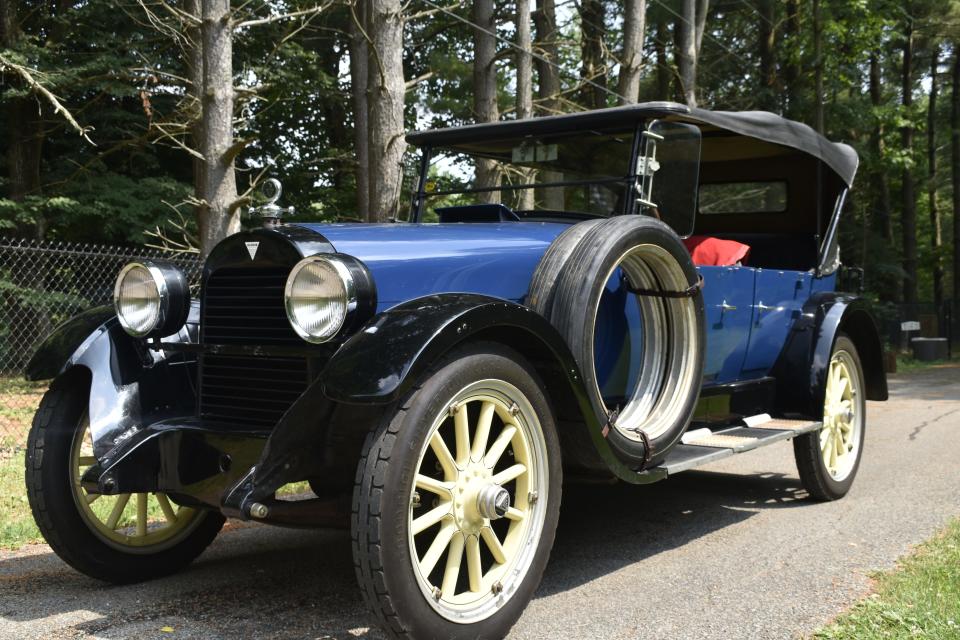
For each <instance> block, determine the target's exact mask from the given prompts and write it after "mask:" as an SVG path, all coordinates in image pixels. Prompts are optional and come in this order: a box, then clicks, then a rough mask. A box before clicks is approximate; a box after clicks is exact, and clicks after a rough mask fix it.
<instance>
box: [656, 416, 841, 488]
mask: <svg viewBox="0 0 960 640" xmlns="http://www.w3.org/2000/svg"><path fill="white" fill-rule="evenodd" d="M757 418H759V416H756V417H752V418H747V419H746V420H744V422H745V423H746V424H750V425H752V426H749V427H728V428H725V429H720V430H718V431H710V430H709V429H700V430H696V431H692V432H688V433H686V434H684V438H683V441H682V444H678V445H677V446H675V447H674V448H673V449H672V450H671V451H670V453H669V454H668V455H667V459H666V460H664V461H663V462H662V463H660V464H659V465H658V466H656V467H654V468H652V469H649V470H648V471H644V472H642V473H644V474H647V473H649V474H651V475H654V474H656V475H660V474H665V475H666V476H672V475H674V474H677V473H680V472H681V471H689V470H690V469H695V468H697V467H700V466H703V465H705V464H708V463H710V462H715V461H717V460H722V459H723V458H729V457H730V456H732V455H734V454H737V453H743V452H744V451H751V450H753V449H757V448H759V447H765V446H767V445H769V444H773V443H775V442H781V441H783V440H790V439H791V438H795V437H796V436H799V435H802V434H804V433H810V432H812V431H818V430H819V429H820V428H821V427H822V426H823V423H821V422H812V421H809V420H784V419H782V418H772V419H763V418H761V419H759V420H758V419H757ZM764 418H768V417H767V416H764Z"/></svg>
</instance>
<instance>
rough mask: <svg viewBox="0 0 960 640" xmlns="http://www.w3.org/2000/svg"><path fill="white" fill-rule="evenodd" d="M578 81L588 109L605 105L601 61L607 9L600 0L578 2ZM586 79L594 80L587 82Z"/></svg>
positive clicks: (604, 70) (604, 84)
mask: <svg viewBox="0 0 960 640" xmlns="http://www.w3.org/2000/svg"><path fill="white" fill-rule="evenodd" d="M579 11H580V33H581V40H580V53H581V61H582V63H581V66H580V83H581V89H580V90H581V92H582V96H583V98H582V100H583V104H584V105H586V106H587V107H588V108H590V109H602V108H604V107H605V106H607V94H606V91H604V90H603V88H605V87H606V86H607V69H606V64H605V63H604V55H603V38H604V35H605V31H606V25H605V23H604V21H605V19H606V15H605V14H606V12H605V11H604V8H603V1H602V0H581V2H580V6H579ZM587 81H590V82H592V83H593V84H588V83H587Z"/></svg>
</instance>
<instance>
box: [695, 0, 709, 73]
mask: <svg viewBox="0 0 960 640" xmlns="http://www.w3.org/2000/svg"><path fill="white" fill-rule="evenodd" d="M695 11H696V14H697V17H696V20H694V24H695V25H696V26H695V27H694V29H695V30H694V43H693V44H694V46H695V47H696V49H697V60H699V59H700V47H701V46H702V45H703V33H704V31H706V28H707V14H708V13H710V0H697V7H696V9H695Z"/></svg>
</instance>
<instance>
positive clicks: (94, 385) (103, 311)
mask: <svg viewBox="0 0 960 640" xmlns="http://www.w3.org/2000/svg"><path fill="white" fill-rule="evenodd" d="M198 310H199V306H198V305H197V303H193V304H192V305H191V309H190V317H189V318H188V320H187V324H186V325H185V326H184V327H183V328H182V329H181V330H180V331H179V332H178V333H177V334H176V335H174V336H169V337H167V338H165V339H164V341H165V342H195V341H196V326H197V324H196V323H197V318H198V317H199V315H198ZM78 368H79V369H84V370H86V371H87V372H88V374H89V381H90V395H89V401H88V409H87V413H88V418H89V420H90V432H91V435H92V437H93V449H94V455H96V456H97V457H98V458H99V457H102V456H103V455H105V454H106V453H107V452H109V451H110V450H111V449H113V448H114V447H115V446H116V445H117V444H120V443H121V442H123V441H124V440H126V439H128V438H130V437H132V436H133V435H135V434H136V433H137V432H139V431H140V430H141V429H142V428H143V425H144V424H150V423H153V422H156V421H158V420H162V419H165V418H170V417H174V416H186V415H192V414H193V412H194V410H195V407H196V392H195V384H194V382H195V380H196V357H195V356H194V355H192V354H187V353H167V352H164V351H157V350H153V349H150V348H149V347H148V346H147V343H146V341H145V340H144V339H141V338H134V337H132V336H130V335H129V334H127V333H126V332H125V331H124V330H123V328H122V327H121V326H120V323H119V321H118V320H117V318H116V315H115V314H114V312H113V310H112V309H111V308H110V307H98V308H96V309H91V310H90V311H87V312H85V313H82V314H80V315H78V316H76V317H75V318H73V319H72V320H69V321H68V322H66V323H65V324H63V325H61V326H60V327H58V328H57V329H56V330H54V332H53V333H52V334H51V335H50V336H49V337H47V339H46V340H44V341H43V343H42V344H41V345H40V347H39V349H37V351H36V353H35V354H34V356H33V358H31V360H30V362H29V363H28V364H27V377H28V378H29V379H31V380H43V379H47V378H53V377H56V376H60V375H64V374H66V373H67V372H68V371H72V370H74V369H78Z"/></svg>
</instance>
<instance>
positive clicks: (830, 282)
mask: <svg viewBox="0 0 960 640" xmlns="http://www.w3.org/2000/svg"><path fill="white" fill-rule="evenodd" d="M836 290H837V273H836V272H833V273H831V274H830V275H828V276H823V277H821V278H811V281H810V295H811V296H812V295H813V294H815V293H829V292H831V291H836Z"/></svg>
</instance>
